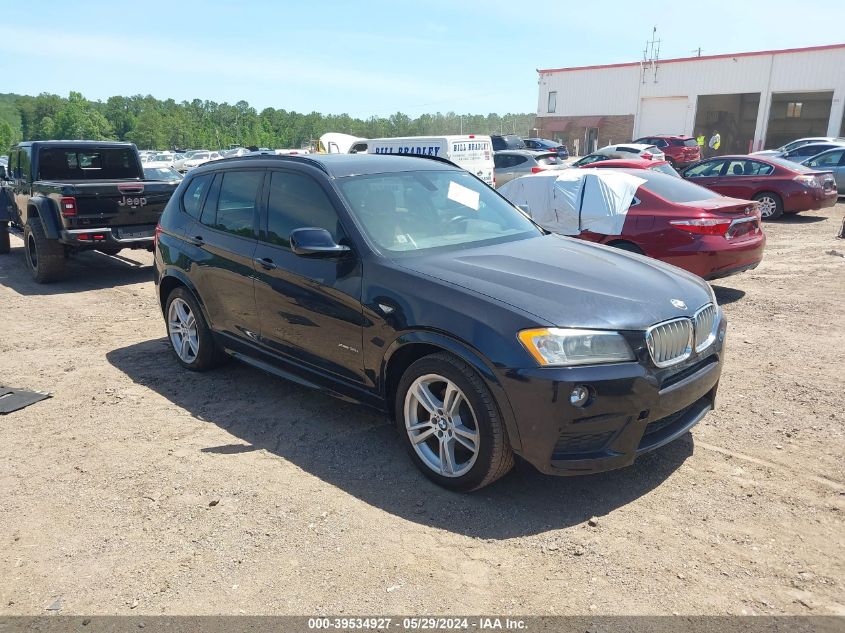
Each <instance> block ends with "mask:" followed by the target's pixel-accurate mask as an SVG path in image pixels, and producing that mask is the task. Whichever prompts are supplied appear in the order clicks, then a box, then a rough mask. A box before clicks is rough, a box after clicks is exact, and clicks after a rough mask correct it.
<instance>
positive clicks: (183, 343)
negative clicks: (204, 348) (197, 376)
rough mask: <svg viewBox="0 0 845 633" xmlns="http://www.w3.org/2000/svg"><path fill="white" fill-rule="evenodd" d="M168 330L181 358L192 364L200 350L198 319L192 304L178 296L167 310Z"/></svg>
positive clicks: (187, 363)
mask: <svg viewBox="0 0 845 633" xmlns="http://www.w3.org/2000/svg"><path fill="white" fill-rule="evenodd" d="M167 332H168V334H169V335H170V343H171V344H172V345H173V351H174V352H176V355H177V356H178V357H179V360H181V361H182V362H183V363H185V364H186V365H190V364H192V363H193V362H194V361H195V360H196V359H197V356H198V355H199V350H200V342H199V336H197V319H196V317H195V316H194V313H193V311H192V310H191V306H189V305H188V304H187V303H186V302H185V301H184V300H183V299H180V298H178V297H177V298H175V299H173V301H171V302H170V308H169V309H168V310H167Z"/></svg>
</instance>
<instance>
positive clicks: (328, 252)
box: [290, 227, 350, 258]
mask: <svg viewBox="0 0 845 633" xmlns="http://www.w3.org/2000/svg"><path fill="white" fill-rule="evenodd" d="M290 248H291V250H292V251H293V252H294V254H295V255H299V256H300V257H327V258H330V257H342V256H343V255H345V254H346V253H348V252H350V248H349V247H348V246H344V245H342V244H337V243H336V242H335V241H334V238H333V237H332V234H331V233H329V232H328V231H327V230H326V229H318V228H314V227H308V228H303V229H294V230H293V231H291V232H290Z"/></svg>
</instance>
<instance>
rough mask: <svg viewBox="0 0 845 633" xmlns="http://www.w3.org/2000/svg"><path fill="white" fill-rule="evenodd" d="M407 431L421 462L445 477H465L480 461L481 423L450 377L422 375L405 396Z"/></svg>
mask: <svg viewBox="0 0 845 633" xmlns="http://www.w3.org/2000/svg"><path fill="white" fill-rule="evenodd" d="M405 430H406V432H407V433H408V439H410V440H411V445H412V446H413V448H414V451H415V452H416V454H417V455H418V456H419V457H420V459H421V460H422V462H423V463H424V464H425V465H426V466H428V467H429V468H431V469H432V470H433V471H434V472H435V473H438V474H439V475H442V476H443V477H460V476H461V475H464V474H466V473H467V472H469V470H470V469H471V468H472V467H473V465H474V464H475V460H476V459H477V458H478V448H479V446H478V423H477V422H476V419H475V413H473V411H472V407H471V406H470V404H469V401H468V400H467V399H466V396H465V395H464V393H463V392H462V391H461V390H460V389H459V388H458V386H457V385H455V383H453V382H452V381H451V380H449V379H448V378H444V377H443V376H438V375H437V374H426V375H425V376H420V377H419V378H417V379H416V380H415V381H414V383H413V384H412V385H411V388H410V389H409V390H408V392H407V394H406V395H405Z"/></svg>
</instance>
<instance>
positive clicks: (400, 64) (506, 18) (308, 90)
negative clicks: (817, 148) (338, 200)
mask: <svg viewBox="0 0 845 633" xmlns="http://www.w3.org/2000/svg"><path fill="white" fill-rule="evenodd" d="M4 4H5V5H6V6H4V7H3V11H2V20H0V92H17V93H22V94H38V93H40V92H53V93H58V94H61V95H67V93H68V92H69V91H70V90H78V91H80V92H82V93H83V94H84V95H85V96H86V97H88V98H90V99H105V98H107V97H109V96H111V95H114V94H126V95H128V94H138V93H141V94H152V95H153V96H155V97H158V98H174V99H176V100H177V101H182V100H186V99H187V100H190V99H193V98H200V99H209V100H213V101H228V102H230V103H234V102H236V101H238V100H241V99H244V100H246V101H248V102H249V103H250V104H251V105H253V106H255V107H256V108H258V109H259V110H260V109H261V108H264V107H270V106H272V107H275V108H284V109H287V110H297V111H301V112H302V111H305V112H310V111H319V112H325V113H341V112H346V113H348V114H351V115H353V116H358V117H364V118H366V117H369V116H386V115H389V114H392V113H394V112H397V111H401V112H405V113H406V114H409V115H412V116H416V115H418V114H420V113H423V112H436V111H442V112H447V111H455V112H461V113H470V112H471V113H483V114H486V113H488V112H498V113H506V112H534V111H535V110H536V100H537V75H536V72H535V69H536V68H557V67H562V66H580V65H592V64H606V63H616V62H626V61H636V60H637V59H639V57H640V56H641V54H642V49H643V48H644V45H645V42H646V40H647V39H649V37H650V35H651V28H652V26H655V25H656V26H657V27H658V35H659V37H660V38H661V39H662V51H661V57H663V58H668V57H685V56H689V55H691V54H692V51H693V49H696V48H698V47H699V46H700V47H701V48H702V49H703V54H705V55H708V54H718V53H734V52H742V51H751V50H768V49H776V48H792V47H800V46H814V45H821V44H835V43H840V42H845V31H842V29H840V28H836V27H835V26H834V25H840V26H841V25H843V24H845V2H842V1H841V0H827V1H819V0H803V1H802V2H801V3H800V4H798V5H796V3H795V2H794V0H766V2H765V3H764V2H756V1H755V2H737V1H736V0H729V1H722V0H710V1H708V2H707V3H705V4H706V7H707V11H706V12H701V11H699V9H700V8H701V7H702V6H704V5H702V4H701V3H692V2H684V1H683V0H674V1H672V2H664V1H663V0H652V1H647V2H631V1H627V2H626V1H621V0H603V1H600V2H582V1H573V0H556V1H552V2H520V1H517V0H510V1H504V0H425V1H416V0H407V1H403V0H393V1H387V0H372V1H368V0H358V1H357V2H352V1H347V2H343V1H340V0H331V1H329V0H327V1H320V0H308V1H293V0H228V1H226V2H222V1H218V0H204V1H200V0H171V1H170V2H159V1H157V0H143V1H142V2H129V1H124V0H111V1H96V0H75V1H73V2H69V1H67V0H62V1H52V0H32V1H31V2H15V3H11V2H10V3H4ZM761 6H765V11H762V10H761ZM130 7H138V9H137V10H135V9H131V8H130ZM844 72H845V71H844Z"/></svg>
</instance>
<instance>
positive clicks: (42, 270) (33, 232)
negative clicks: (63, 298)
mask: <svg viewBox="0 0 845 633" xmlns="http://www.w3.org/2000/svg"><path fill="white" fill-rule="evenodd" d="M23 244H24V259H25V260H26V265H27V268H29V272H30V273H32V278H33V279H34V280H35V281H36V283H39V284H46V283H50V282H51V281H60V280H62V279H64V278H65V275H66V274H67V256H66V254H65V247H64V246H62V245H61V244H60V243H59V241H58V240H51V239H49V238H48V237H47V235H46V234H45V233H44V225H43V224H41V218H38V217H31V218H29V220H27V223H26V224H25V225H24V227H23Z"/></svg>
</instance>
